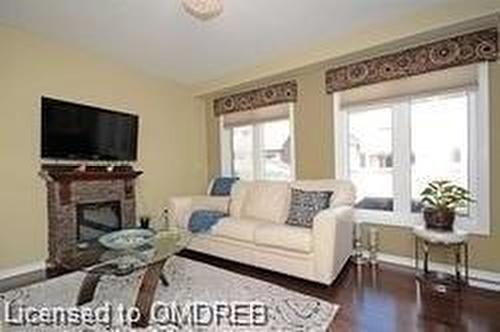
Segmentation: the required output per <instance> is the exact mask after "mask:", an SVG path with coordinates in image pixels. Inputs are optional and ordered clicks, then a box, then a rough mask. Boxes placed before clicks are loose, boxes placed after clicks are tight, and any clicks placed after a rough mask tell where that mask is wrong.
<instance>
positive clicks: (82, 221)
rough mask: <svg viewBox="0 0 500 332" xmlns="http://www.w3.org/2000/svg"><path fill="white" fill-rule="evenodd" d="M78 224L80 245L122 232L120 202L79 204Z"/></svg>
mask: <svg viewBox="0 0 500 332" xmlns="http://www.w3.org/2000/svg"><path fill="white" fill-rule="evenodd" d="M76 222H77V228H76V234H77V241H78V243H85V242H89V241H93V240H96V239H97V238H98V237H100V236H101V235H104V234H106V233H110V232H114V231H117V230H120V229H121V228H122V214H121V204H120V201H109V202H96V203H84V204H77V205H76Z"/></svg>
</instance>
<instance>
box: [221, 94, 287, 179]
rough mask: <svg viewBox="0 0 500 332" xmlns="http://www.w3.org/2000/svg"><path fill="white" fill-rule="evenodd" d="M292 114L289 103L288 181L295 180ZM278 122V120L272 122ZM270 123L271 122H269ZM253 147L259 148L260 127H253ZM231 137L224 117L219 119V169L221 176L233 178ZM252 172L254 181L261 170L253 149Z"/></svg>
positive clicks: (230, 131) (256, 151) (258, 159)
mask: <svg viewBox="0 0 500 332" xmlns="http://www.w3.org/2000/svg"><path fill="white" fill-rule="evenodd" d="M294 113H295V104H294V103H289V113H288V120H289V124H290V158H291V169H290V179H289V180H290V181H293V180H295V163H296V161H295V130H294V128H295V126H294V123H295V121H294ZM273 121H279V120H273ZM269 122H272V121H269ZM252 129H253V135H252V137H253V145H254V146H260V141H261V140H262V130H261V129H262V127H260V126H256V125H253V128H252ZM232 139H233V135H232V130H231V129H226V128H224V116H223V115H222V116H220V117H219V141H220V142H219V145H220V149H219V150H220V167H221V170H220V171H221V175H222V176H233V175H234V158H233V155H234V152H233V142H232ZM253 152H254V155H253V158H252V160H253V162H254V165H253V170H254V180H261V179H256V174H260V169H261V168H262V165H261V163H260V162H259V161H260V158H259V156H258V155H257V153H258V150H257V149H253Z"/></svg>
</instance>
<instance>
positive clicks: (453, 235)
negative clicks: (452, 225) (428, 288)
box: [413, 226, 469, 287]
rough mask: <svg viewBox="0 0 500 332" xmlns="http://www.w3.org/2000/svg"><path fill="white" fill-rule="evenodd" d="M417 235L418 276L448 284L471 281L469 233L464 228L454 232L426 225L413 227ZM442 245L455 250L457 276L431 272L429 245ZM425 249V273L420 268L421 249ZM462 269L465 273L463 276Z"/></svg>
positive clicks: (453, 284) (416, 261)
mask: <svg viewBox="0 0 500 332" xmlns="http://www.w3.org/2000/svg"><path fill="white" fill-rule="evenodd" d="M413 235H414V237H415V271H416V273H417V276H421V277H423V278H424V279H425V280H430V281H432V282H436V283H440V284H444V285H448V286H458V287H460V286H462V285H467V284H468V282H469V246H468V233H467V232H465V231H462V230H454V231H452V232H443V231H436V230H432V229H427V228H425V227H424V226H418V227H415V228H413ZM430 246H441V247H445V248H450V249H452V250H453V253H454V257H455V276H454V278H453V277H450V275H447V274H443V273H431V272H429V247H430ZM421 249H422V250H423V255H424V257H423V274H422V273H421V270H420V264H419V263H420V262H419V261H420V251H421ZM462 270H463V275H464V277H462Z"/></svg>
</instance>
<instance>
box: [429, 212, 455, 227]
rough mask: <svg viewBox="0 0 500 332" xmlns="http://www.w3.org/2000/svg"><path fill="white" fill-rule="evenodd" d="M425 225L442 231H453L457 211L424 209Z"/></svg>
mask: <svg viewBox="0 0 500 332" xmlns="http://www.w3.org/2000/svg"><path fill="white" fill-rule="evenodd" d="M424 220H425V227H426V228H429V229H435V230H440V231H453V223H454V222H455V212H454V211H450V210H434V209H424Z"/></svg>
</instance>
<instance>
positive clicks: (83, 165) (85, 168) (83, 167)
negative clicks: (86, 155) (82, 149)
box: [76, 163, 87, 172]
mask: <svg viewBox="0 0 500 332" xmlns="http://www.w3.org/2000/svg"><path fill="white" fill-rule="evenodd" d="M76 170H77V171H78V172H85V171H87V164H86V163H82V164H81V165H80V166H78V167H77V169H76Z"/></svg>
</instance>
